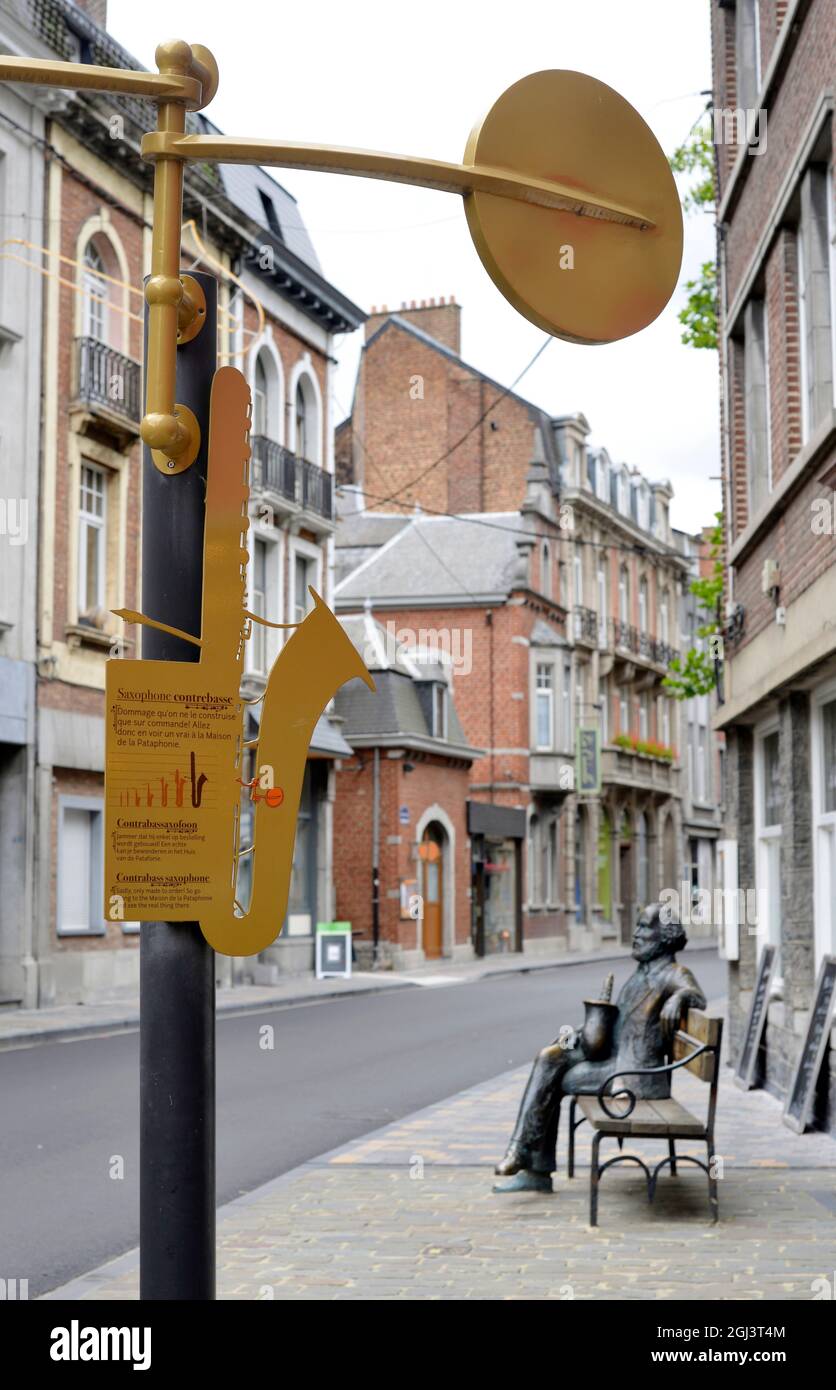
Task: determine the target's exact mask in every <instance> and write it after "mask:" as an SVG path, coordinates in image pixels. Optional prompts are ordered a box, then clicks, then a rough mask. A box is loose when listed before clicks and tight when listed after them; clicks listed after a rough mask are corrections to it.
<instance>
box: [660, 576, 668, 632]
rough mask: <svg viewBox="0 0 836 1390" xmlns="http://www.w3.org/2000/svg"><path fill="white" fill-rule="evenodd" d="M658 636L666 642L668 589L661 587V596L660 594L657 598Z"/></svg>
mask: <svg viewBox="0 0 836 1390" xmlns="http://www.w3.org/2000/svg"><path fill="white" fill-rule="evenodd" d="M659 636H660V637H661V639H662V641H663V642H667V640H668V591H667V589H663V590H662V596H661V598H660V599H659Z"/></svg>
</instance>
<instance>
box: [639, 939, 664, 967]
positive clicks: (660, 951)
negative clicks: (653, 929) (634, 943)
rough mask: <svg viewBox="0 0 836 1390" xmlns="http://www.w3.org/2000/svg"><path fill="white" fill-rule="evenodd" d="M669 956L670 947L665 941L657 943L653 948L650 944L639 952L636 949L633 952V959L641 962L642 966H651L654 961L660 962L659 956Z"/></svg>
mask: <svg viewBox="0 0 836 1390" xmlns="http://www.w3.org/2000/svg"><path fill="white" fill-rule="evenodd" d="M668 954H669V950H668V946H667V944H666V943H665V942H664V941H657V942H656V943H655V944H654V945H652V946H651V945H649V944H648V945H647V946H644V947H642V948H641V950H640V951H639V952H637V951H636V950H635V948H634V949H633V952H632V955H633V959H634V960H637V961H639V962H640V963H641V964H642V965H649V963H650V962H651V961H652V960H658V958H659V956H664V955H668Z"/></svg>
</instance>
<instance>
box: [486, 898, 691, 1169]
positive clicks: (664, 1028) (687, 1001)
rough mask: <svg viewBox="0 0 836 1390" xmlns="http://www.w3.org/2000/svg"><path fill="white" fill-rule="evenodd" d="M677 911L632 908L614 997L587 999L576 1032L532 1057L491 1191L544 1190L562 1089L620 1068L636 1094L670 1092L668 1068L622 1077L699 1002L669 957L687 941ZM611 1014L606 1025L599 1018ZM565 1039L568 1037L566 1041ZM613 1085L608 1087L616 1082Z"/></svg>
mask: <svg viewBox="0 0 836 1390" xmlns="http://www.w3.org/2000/svg"><path fill="white" fill-rule="evenodd" d="M687 939H688V938H687V937H686V935H685V932H684V931H683V929H682V926H681V925H680V923H679V920H678V918H677V917H676V915H675V914H674V913H673V912H672V910H671V909H670V908H668V907H663V906H662V904H661V903H651V904H650V906H649V907H646V908H645V909H644V911H643V912H641V913H640V914H639V917H638V921H637V923H636V928H635V931H634V933H633V952H632V954H633V959H634V960H636V961H638V966H637V967H636V970H635V972H634V973H633V974H632V975H631V976H630V978H629V980H628V981H627V982H626V984H625V985H624V987H623V989H622V990H621V993H620V994H619V996H618V1000H617V1003H616V1004H614V1005H613V1004H607V1003H606V1002H605V1001H602V1002H600V1003H597V1001H596V1002H593V1004H592V1006H591V1007H590V1001H587V1021H586V1023H585V1025H584V1027H583V1029H582V1030H581V1032H580V1033H579V1034H577V1035H575V1036H573V1037H570V1038H567V1037H566V1036H565V1034H566V1033H567V1032H569V1033H573V1030H563V1034H561V1036H560V1037H558V1038H556V1039H555V1041H554V1042H553V1043H551V1044H550V1046H549V1047H544V1048H543V1050H542V1051H541V1052H539V1053H538V1054H537V1056H536V1057H535V1059H534V1066H533V1067H532V1068H531V1074H530V1076H529V1078H528V1083H527V1085H526V1088H525V1091H524V1093H523V1098H522V1101H521V1103H520V1110H519V1114H518V1116H517V1123H516V1125H515V1126H514V1132H513V1134H512V1135H511V1142H510V1143H509V1145H508V1151H507V1153H506V1154H505V1157H504V1158H503V1160H502V1162H501V1163H498V1164H497V1165H496V1172H497V1173H499V1174H501V1175H502V1177H503V1178H504V1181H503V1182H498V1183H495V1184H494V1192H525V1191H534V1192H550V1191H551V1187H552V1180H551V1174H552V1172H553V1171H554V1167H555V1148H556V1145H557V1126H558V1120H559V1118H560V1102H561V1100H562V1099H563V1097H564V1096H565V1095H578V1094H580V1093H586V1094H589V1093H592V1094H594V1093H595V1092H597V1091H598V1090H599V1088H600V1087H601V1086H602V1085H603V1084H604V1082H605V1081H606V1080H607V1078H608V1077H612V1076H615V1075H618V1074H620V1072H622V1071H623V1073H624V1075H625V1082H624V1085H625V1087H627V1086H629V1088H630V1090H631V1091H632V1092H633V1093H634V1094H635V1095H636V1097H637V1098H639V1099H645V1100H653V1099H662V1098H664V1097H667V1096H669V1095H670V1073H667V1074H666V1075H662V1076H640V1077H630V1076H629V1073H630V1072H634V1071H635V1070H636V1068H644V1067H659V1066H663V1065H664V1063H665V1059H666V1057H665V1054H666V1051H667V1049H668V1047H669V1045H670V1041H671V1039H672V1037H673V1034H674V1033H675V1032H676V1029H677V1027H678V1026H679V1022H680V1019H681V1018H682V1016H683V1014H684V1013H686V1012H687V1010H688V1009H689V1008H696V1009H703V1008H705V996H704V994H703V992H702V990H701V989H700V987H699V985H698V984H697V982H696V980H695V979H694V977H693V975H692V974H691V972H690V970H689V969H688V968H687V966H684V965H679V964H678V963H677V961H676V953H677V951H681V950H682V949H683V948H684V946H685V944H686V941H687ZM607 1011H609V1016H610V1017H611V1027H609V1028H608V1027H607V1026H606V1020H607V1017H608V1012H607ZM567 1044H568V1045H567ZM617 1089H618V1087H617V1085H615V1086H610V1087H609V1088H608V1090H609V1091H610V1092H612V1091H613V1090H617Z"/></svg>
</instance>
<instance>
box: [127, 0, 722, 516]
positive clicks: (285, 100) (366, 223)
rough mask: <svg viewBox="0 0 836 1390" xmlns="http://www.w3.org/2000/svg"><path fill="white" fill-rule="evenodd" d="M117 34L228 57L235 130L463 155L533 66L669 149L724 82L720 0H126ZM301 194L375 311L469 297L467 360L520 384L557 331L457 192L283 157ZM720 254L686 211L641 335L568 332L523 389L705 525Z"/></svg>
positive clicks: (223, 97)
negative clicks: (406, 0) (537, 315)
mask: <svg viewBox="0 0 836 1390" xmlns="http://www.w3.org/2000/svg"><path fill="white" fill-rule="evenodd" d="M108 28H109V29H110V31H111V33H112V34H113V35H114V37H115V38H116V39H118V40H119V41H120V42H121V43H122V44H124V46H125V47H126V48H127V49H128V50H129V51H130V52H131V53H133V54H134V56H135V57H137V58H138V59H139V60H140V61H141V62H143V63H144V64H145V65H147V66H148V67H153V66H154V62H153V58H154V49H155V47H156V45H157V43H158V42H159V41H160V40H161V39H167V38H184V39H187V40H188V41H189V42H192V43H203V44H206V45H207V46H208V47H209V48H210V49H212V51H213V52H214V54H215V56H216V58H217V59H218V61H219V64H220V71H221V80H220V87H219V90H218V95H217V96H216V98H215V100H214V102H213V103H212V105H211V106H210V107H209V108H208V109H207V115H209V116H210V117H211V118H212V120H213V121H215V123H216V124H217V125H219V126H220V127H221V128H222V129H223V130H224V131H225V132H226V133H228V134H235V135H260V136H273V137H275V138H277V139H278V138H282V139H289V140H307V141H316V142H322V143H325V142H329V143H331V144H341V145H360V146H365V147H368V148H371V149H380V150H390V151H392V150H393V151H397V152H400V153H404V154H420V155H425V156H428V157H431V158H439V159H448V160H460V159H461V157H462V154H463V153H464V146H465V141H466V139H467V136H468V134H469V132H470V129H471V127H472V126H473V124H474V123H475V121H476V120H477V119H478V118H479V117H480V116H481V115H482V114H483V113H484V112H485V111H487V110H488V108H489V107H490V106H492V105H493V103H494V101H495V100H496V98H497V97H498V96H499V95H500V94H501V93H502V92H503V91H504V90H505V89H506V88H507V87H509V86H510V85H511V84H512V83H513V82H515V81H516V80H517V79H518V78H520V77H523V76H525V74H526V73H529V72H535V71H538V70H540V69H542V68H547V67H553V68H575V69H577V70H579V71H582V72H587V73H590V74H592V75H593V76H594V77H598V78H600V79H601V80H602V81H604V82H607V83H609V85H610V86H612V87H614V88H615V89H616V90H617V91H619V92H620V93H621V94H622V95H623V96H624V97H626V98H627V100H628V101H630V102H631V103H632V104H633V105H634V106H635V107H636V108H637V110H638V111H639V112H640V113H641V115H642V116H643V117H644V119H645V120H646V121H647V122H648V124H649V125H650V126H651V128H652V129H653V131H654V132H655V134H656V136H657V139H658V140H659V142H660V143H661V145H662V147H663V148H664V150H665V151H666V153H668V154H670V153H671V152H672V151H673V149H674V148H675V147H676V146H677V145H678V144H679V143H681V141H682V140H683V139H684V138H685V136H686V135H687V134H688V131H689V129H690V128H691V126H692V124H693V123H694V121H695V120H696V119H697V118H698V116H699V114H700V111H701V109H702V107H703V106H704V104H705V101H706V98H705V97H702V96H700V92H702V91H704V90H705V89H707V88H708V87H710V85H711V63H710V43H709V9H708V4H707V3H706V0H676V3H671V0H637V3H633V4H626V3H624V0H582V2H579V0H514V3H513V4H508V3H507V0H504V2H503V3H495V0H421V3H419V4H414V5H406V4H393V3H391V0H349V3H346V0H318V3H316V4H315V5H314V4H311V3H307V4H305V3H303V4H298V5H286V4H276V3H260V2H259V0H255V2H254V3H253V0H251V3H249V4H246V5H244V4H241V5H235V4H229V3H228V0H226V3H224V4H221V3H219V0H211V3H207V0H168V2H167V3H163V0H141V3H138V0H110V3H109V7H108ZM274 173H275V176H276V177H277V178H278V179H279V180H280V181H281V182H282V183H283V184H284V185H285V187H286V188H288V189H289V191H290V192H291V193H292V194H293V195H294V196H295V197H296V198H297V199H298V201H299V207H300V211H301V214H302V217H303V219H304V221H305V222H306V224H307V227H308V229H309V231H310V233H311V236H312V238H313V241H314V244H315V246H316V248H317V252H318V255H319V258H320V261H321V263H322V267H323V270H324V272H325V274H326V276H327V277H328V278H329V279H330V280H331V281H332V282H333V283H334V284H335V285H337V286H338V287H339V289H341V290H342V291H343V292H344V293H345V294H347V295H348V296H349V297H350V298H351V299H353V300H354V301H355V302H356V303H357V304H359V305H360V306H361V307H362V308H363V309H365V310H367V311H368V309H369V308H370V307H371V305H372V304H381V303H385V304H388V306H389V308H390V309H391V308H392V307H396V306H398V305H400V303H401V301H402V300H407V301H409V300H411V299H415V300H420V299H426V298H430V297H432V296H435V297H438V296H439V295H445V296H447V295H450V294H454V295H455V296H456V299H457V300H458V302H459V303H460V304H461V305H462V356H463V357H464V359H465V361H467V362H470V363H472V364H473V365H474V366H476V367H478V368H480V369H481V370H483V371H485V372H487V373H488V374H489V375H490V376H492V377H495V378H496V379H497V380H498V381H500V382H504V383H510V382H511V381H512V380H513V379H514V378H515V377H516V376H517V375H518V373H519V372H520V371H521V370H522V368H523V367H524V366H525V364H526V363H527V362H528V361H529V359H530V358H531V357H533V355H534V353H535V352H536V350H537V347H538V346H539V344H540V343H541V342H542V339H543V334H542V332H541V330H540V329H538V328H535V327H534V325H533V324H530V323H529V322H528V320H527V319H523V318H521V317H520V316H519V315H518V314H517V313H516V311H515V310H513V309H512V308H511V307H510V305H508V304H507V303H506V301H505V300H504V299H503V297H502V295H501V294H500V293H499V291H498V290H497V289H495V288H494V285H493V283H492V281H491V280H490V279H489V278H488V276H487V274H486V272H485V271H484V270H483V268H482V265H481V263H480V261H479V259H478V257H477V255H476V251H475V250H474V248H473V245H472V242H471V240H470V234H469V232H468V230H467V224H466V222H465V218H464V214H463V211H462V206H461V199H460V198H459V197H458V196H456V195H452V194H444V193H433V192H428V191H423V190H420V189H414V188H405V187H401V186H398V185H396V184H384V183H379V182H375V181H372V180H368V179H352V178H345V177H342V176H339V175H327V174H311V173H301V172H296V171H293V170H287V171H284V170H275V171H274ZM713 253H714V232H713V223H712V218H711V217H710V216H708V215H706V214H705V213H702V214H697V215H693V216H691V217H689V218H687V219H686V224H685V255H684V259H683V266H682V272H681V274H680V286H679V288H678V289H677V290H676V292H675V294H674V296H673V299H672V300H671V303H670V304H669V305H668V307H667V308H666V309H665V311H664V312H663V313H662V314H661V315H660V317H659V318H658V319H657V320H656V322H655V323H654V324H652V325H651V326H650V327H649V328H647V329H645V330H644V332H642V333H640V334H638V335H636V336H634V337H632V338H628V339H626V340H625V341H624V342H622V343H615V344H612V345H610V346H607V347H581V346H577V345H575V344H572V343H564V342H562V341H560V340H559V339H555V340H554V341H553V342H552V343H551V344H550V346H549V347H548V349H547V350H546V352H545V353H544V354H543V356H542V357H541V358H540V360H539V361H538V362H537V364H536V365H535V366H534V368H533V369H532V371H531V372H530V373H529V374H528V376H526V377H525V379H524V381H523V382H522V383H521V384H520V386H519V388H518V389H519V391H520V393H521V394H522V395H524V396H526V397H527V398H528V399H530V400H532V401H534V402H535V403H536V404H537V405H539V406H542V407H543V408H544V409H546V410H548V411H549V412H551V413H552V414H555V415H558V414H566V413H569V412H573V411H578V410H581V411H583V413H584V414H585V415H586V417H587V419H588V420H589V423H590V426H591V429H592V434H591V442H592V443H593V444H603V445H606V447H607V449H608V451H609V453H610V456H611V457H612V458H614V459H615V460H616V461H619V462H620V461H621V460H624V461H626V462H627V463H628V464H630V465H631V466H632V465H635V466H637V467H638V468H640V469H641V470H642V472H643V473H645V474H646V475H647V476H648V477H650V478H651V479H656V478H662V477H667V478H669V479H670V481H671V482H672V484H673V487H674V491H675V497H674V502H673V509H672V519H673V523H674V525H676V526H679V527H681V528H683V529H686V530H690V531H694V530H697V529H698V528H699V527H700V526H701V525H702V524H703V523H707V522H709V521H710V520H711V519H712V516H713V513H714V512H715V511H716V510H717V508H718V507H719V503H720V486H719V483H718V482H716V481H710V478H711V475H716V474H718V473H719V471H720V468H719V424H718V398H717V357H716V353H714V352H710V351H706V350H695V349H693V348H686V347H684V346H682V344H681V342H680V331H681V330H680V325H679V323H678V322H677V311H678V309H679V308H681V306H682V303H683V299H684V291H683V289H682V285H683V284H684V282H685V280H687V279H689V278H692V277H693V276H694V275H695V274H696V272H697V269H698V267H699V265H700V263H701V262H702V261H704V260H707V259H709V258H710V257H712V256H713ZM361 337H362V335H361V333H357V334H353V335H350V336H348V337H345V338H343V339H341V340H340V343H341V346H340V347H339V349H338V352H339V358H340V368H339V372H338V374H337V382H336V387H335V396H336V400H335V415H334V419H335V421H338V420H340V419H342V418H343V416H344V415H346V414H347V413H348V410H349V407H350V403H351V392H352V387H353V383H354V374H355V369H356V362H357V356H358V353H359V347H360V341H361Z"/></svg>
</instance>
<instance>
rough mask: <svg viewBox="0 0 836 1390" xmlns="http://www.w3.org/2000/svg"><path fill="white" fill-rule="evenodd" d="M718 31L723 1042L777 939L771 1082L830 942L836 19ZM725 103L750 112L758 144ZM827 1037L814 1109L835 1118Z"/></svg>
mask: <svg viewBox="0 0 836 1390" xmlns="http://www.w3.org/2000/svg"><path fill="white" fill-rule="evenodd" d="M711 29H712V46H713V65H714V74H713V87H714V106H715V110H716V111H717V112H719V113H720V114H721V117H722V119H721V120H716V121H715V141H716V163H717V179H718V190H717V221H718V229H719V236H718V247H719V286H720V318H721V381H722V397H723V408H724V417H723V456H724V458H723V467H724V489H725V514H726V518H727V562H728V569H727V600H728V609H727V615H728V616H727V633H726V662H725V676H724V692H723V693H724V698H725V703H724V704H723V705H722V707H721V709H720V710H719V713H718V715H717V720H716V723H717V726H718V727H719V728H721V729H723V730H724V731H725V735H726V742H727V765H728V767H727V771H728V776H727V808H728V809H727V821H726V835H727V836H728V839H729V842H730V845H729V849H730V850H733V851H734V861H735V862H734V866H733V867H734V871H735V872H736V877H737V883H738V885H739V887H740V888H741V889H743V888H745V889H752V888H756V889H758V890H760V895H761V898H760V905H759V910H758V912H757V921H756V922H753V921H751V920H746V921H742V922H740V923H739V924H738V926H739V932H738V931H737V930H735V929H734V926H735V924H734V923H730V924H729V927H728V929H727V931H726V942H725V946H726V953H727V955H728V956H729V957H730V965H729V994H730V1004H731V1025H732V1029H731V1031H732V1038H731V1041H732V1047H733V1048H737V1046H738V1045H739V1041H740V1037H741V1030H742V1026H743V1021H744V1019H745V1015H746V1010H747V1006H748V1003H749V1000H750V997H751V991H752V987H753V983H754V979H755V970H756V962H757V959H758V956H759V953H760V950H761V948H762V947H763V946H764V944H766V943H772V944H773V945H774V946H776V947H777V949H778V962H777V970H776V975H775V978H774V981H773V998H772V1001H771V1003H770V1006H769V1012H768V1021H767V1028H766V1047H765V1077H766V1084H767V1086H768V1087H769V1088H770V1089H771V1090H773V1091H774V1092H775V1093H776V1094H779V1095H782V1094H784V1092H785V1091H786V1088H787V1084H788V1080H789V1077H790V1074H791V1069H792V1066H793V1064H794V1061H795V1058H796V1056H797V1053H798V1048H799V1040H800V1036H801V1034H802V1031H803V1027H804V1022H805V1017H806V1013H807V1010H808V1009H809V1007H810V1004H811V999H812V995H813V988H814V982H815V978H816V973H817V970H818V968H819V965H820V963H821V960H822V958H823V956H824V955H825V954H828V953H831V954H832V953H833V952H834V951H836V782H834V767H836V638H834V629H833V625H832V620H831V615H832V613H833V612H834V610H836V565H834V560H835V559H836V552H835V551H834V539H833V507H832V504H833V484H834V480H836V431H834V424H836V416H834V368H833V364H834V321H835V316H834V299H833V294H834V251H833V243H834V231H835V230H836V218H834V206H833V197H834V192H833V152H834V146H833V104H834V74H836V25H834V22H833V7H832V5H830V4H828V3H827V0H793V2H792V3H787V0H770V2H769V3H766V0H762V3H760V4H758V3H757V2H756V0H737V3H736V4H734V3H729V0H712V4H711ZM736 108H740V109H745V110H750V111H755V112H758V111H759V112H760V113H761V114H760V118H759V120H760V129H759V131H758V132H757V134H758V135H759V140H758V142H757V144H753V145H752V148H751V149H750V148H747V146H746V141H745V137H744V138H743V139H742V140H741V139H740V136H741V134H742V133H743V132H742V129H741V122H740V121H735V120H733V119H731V117H733V115H734V112H735V109H736ZM723 113H725V114H723ZM758 146H759V148H760V153H755V151H756V149H757V148H758ZM829 1055H830V1064H829V1066H830V1074H829V1081H828V1078H827V1077H826V1076H825V1077H824V1078H823V1079H822V1084H821V1093H820V1096H819V1109H818V1114H819V1119H820V1121H821V1123H825V1124H828V1125H829V1126H830V1127H831V1128H836V1062H835V1061H834V1058H836V1051H834V1049H833V1047H831V1049H830V1054H829ZM825 1070H827V1064H825Z"/></svg>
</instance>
